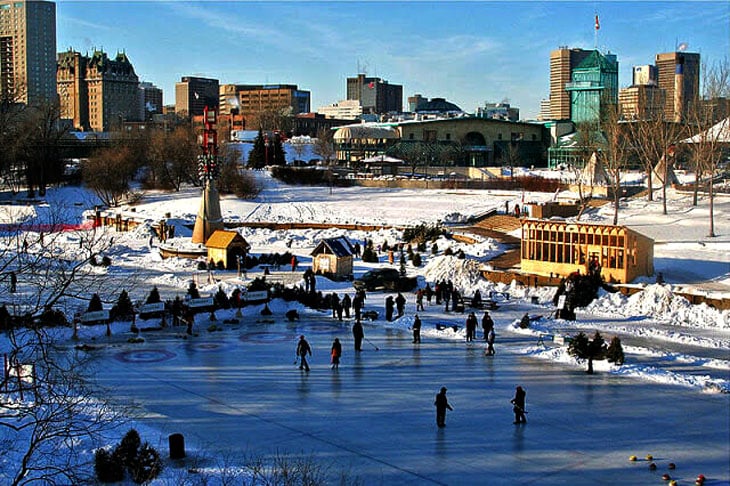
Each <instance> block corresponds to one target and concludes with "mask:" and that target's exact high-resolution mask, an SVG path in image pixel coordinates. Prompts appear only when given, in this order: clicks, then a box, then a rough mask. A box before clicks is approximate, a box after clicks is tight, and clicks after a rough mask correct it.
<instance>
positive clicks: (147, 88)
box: [139, 82, 162, 121]
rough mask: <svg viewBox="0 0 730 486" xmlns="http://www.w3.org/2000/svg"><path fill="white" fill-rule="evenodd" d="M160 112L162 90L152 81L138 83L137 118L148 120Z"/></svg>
mask: <svg viewBox="0 0 730 486" xmlns="http://www.w3.org/2000/svg"><path fill="white" fill-rule="evenodd" d="M161 114H162V90H161V89H160V88H158V87H157V86H155V85H154V84H152V83H147V82H143V83H139V119H140V121H150V120H152V117H153V116H154V115H161Z"/></svg>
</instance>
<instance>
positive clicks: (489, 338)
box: [485, 328, 495, 356]
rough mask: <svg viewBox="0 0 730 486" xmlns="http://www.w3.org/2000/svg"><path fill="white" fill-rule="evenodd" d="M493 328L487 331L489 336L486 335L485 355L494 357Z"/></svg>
mask: <svg viewBox="0 0 730 486" xmlns="http://www.w3.org/2000/svg"><path fill="white" fill-rule="evenodd" d="M494 337H495V336H494V328H492V329H490V330H489V334H487V350H486V351H485V353H486V354H487V355H488V356H494Z"/></svg>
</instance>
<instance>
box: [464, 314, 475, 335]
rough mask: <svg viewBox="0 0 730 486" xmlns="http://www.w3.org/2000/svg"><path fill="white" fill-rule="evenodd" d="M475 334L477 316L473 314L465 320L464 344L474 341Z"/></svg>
mask: <svg viewBox="0 0 730 486" xmlns="http://www.w3.org/2000/svg"><path fill="white" fill-rule="evenodd" d="M476 334H477V316H475V315H474V313H473V312H470V313H469V316H468V317H467V318H466V342H471V341H473V340H474V338H475V337H476Z"/></svg>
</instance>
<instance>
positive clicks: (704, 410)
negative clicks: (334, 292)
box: [94, 307, 730, 485]
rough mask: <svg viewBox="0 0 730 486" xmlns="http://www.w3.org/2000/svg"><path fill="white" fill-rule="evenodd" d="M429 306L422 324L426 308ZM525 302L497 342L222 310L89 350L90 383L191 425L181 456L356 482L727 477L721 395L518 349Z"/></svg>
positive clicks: (163, 424)
mask: <svg viewBox="0 0 730 486" xmlns="http://www.w3.org/2000/svg"><path fill="white" fill-rule="evenodd" d="M426 310H427V312H425V313H423V316H424V329H425V328H426V327H427V326H431V325H433V324H432V323H433V320H434V318H429V315H430V314H429V310H431V309H426ZM523 311H524V309H522V308H519V307H515V308H512V309H510V310H505V311H504V312H497V313H496V315H495V318H496V320H497V321H498V323H497V330H498V337H497V344H496V351H497V352H496V355H495V356H491V357H490V356H484V343H483V342H482V341H481V338H482V335H481V329H480V330H479V332H478V341H476V342H474V343H469V344H467V343H464V342H461V341H456V340H446V339H436V338H433V337H427V336H424V338H423V342H422V343H421V344H420V345H417V344H413V343H412V342H411V335H410V333H409V332H404V331H400V330H393V329H387V328H383V327H382V326H380V325H368V324H367V323H366V324H365V335H366V338H367V340H369V341H366V342H364V343H363V351H362V352H361V353H355V352H354V350H353V340H352V334H351V331H350V326H351V324H352V321H344V322H342V323H340V322H338V321H335V320H333V319H332V318H331V317H330V316H329V315H328V314H325V313H323V314H322V315H321V317H317V316H311V315H308V316H303V318H302V320H301V321H298V322H294V323H289V322H286V321H285V320H284V319H282V318H281V316H276V315H275V316H273V317H272V318H271V319H269V320H267V321H265V322H264V321H262V319H263V318H261V316H259V315H258V314H257V313H254V312H253V310H252V309H246V311H245V314H244V318H243V319H242V321H241V323H240V324H224V323H222V322H221V321H218V324H219V326H220V327H222V328H223V330H222V331H218V332H208V331H206V328H207V326H208V325H209V324H210V323H209V322H208V321H207V320H206V318H205V317H206V316H204V315H199V316H198V317H197V319H196V332H197V333H198V336H196V337H191V338H188V339H183V338H182V336H184V329H182V328H176V329H172V328H167V329H165V330H163V331H161V332H158V333H146V334H145V336H144V337H145V338H146V342H145V343H143V344H136V345H133V344H127V343H125V342H122V341H119V343H118V344H117V345H114V346H107V347H105V348H103V349H100V350H98V351H95V354H94V356H96V363H97V364H98V371H97V377H98V379H99V382H100V384H101V385H103V386H106V387H108V388H109V389H110V390H112V392H113V395H114V396H115V397H116V398H119V399H121V400H124V401H126V400H132V401H134V402H136V403H138V404H140V405H141V406H142V410H143V412H144V417H145V418H144V419H143V421H142V422H143V423H145V424H147V425H149V426H152V427H155V428H158V429H159V430H161V431H162V432H163V437H166V434H172V433H182V434H183V435H184V436H185V438H186V443H187V445H188V449H189V452H190V451H192V452H190V453H189V457H188V458H187V459H186V460H185V461H183V463H184V464H185V465H186V466H189V465H191V464H194V463H195V460H196V457H198V458H200V457H202V455H203V451H205V453H206V454H210V453H212V452H218V451H219V452H218V453H217V454H215V456H214V457H218V458H221V459H220V460H221V461H222V460H223V458H225V461H226V462H227V463H230V464H242V463H243V458H244V457H245V456H247V455H263V456H267V455H270V454H271V455H273V454H275V453H276V452H279V453H286V454H292V455H299V454H303V455H312V456H314V457H315V458H316V459H317V461H320V462H321V463H322V464H325V465H328V466H330V467H331V471H332V473H333V475H334V476H333V478H332V480H333V481H335V480H336V475H337V474H339V473H340V472H345V473H346V474H347V475H349V476H350V477H353V478H358V479H360V480H361V481H363V482H364V484H413V485H417V484H490V485H492V484H541V485H544V484H634V485H639V484H662V483H663V481H662V478H661V477H662V475H663V474H665V473H667V474H669V475H670V476H671V477H672V478H673V479H676V480H677V481H678V482H679V484H692V483H693V482H694V479H695V478H696V477H697V475H698V474H704V475H705V476H706V477H707V478H708V481H707V482H706V483H705V484H711V485H718V484H730V459H729V458H730V445H729V444H730V441H729V440H728V437H730V411H729V407H728V403H729V397H728V395H727V394H711V393H702V392H700V391H698V390H696V389H690V388H683V387H679V386H672V385H665V384H652V383H647V382H645V381H639V380H636V379H634V378H630V377H624V376H615V375H607V374H600V373H599V374H596V375H592V376H591V375H587V374H586V373H585V372H584V371H582V370H580V369H576V368H574V367H568V366H564V365H561V364H557V363H552V362H546V361H541V360H535V359H532V358H529V357H525V356H524V355H520V354H518V353H513V352H511V351H510V350H511V349H517V348H518V347H523V346H525V344H532V343H534V337H527V336H521V335H517V334H510V333H509V332H508V331H506V330H505V329H503V328H502V325H501V324H500V321H502V323H503V322H504V321H505V320H509V319H511V318H513V317H518V316H519V315H520V314H521V313H522V312H523ZM229 312H230V314H222V313H219V319H221V320H222V319H223V318H225V317H229V316H230V315H232V311H229ZM431 317H433V316H431ZM300 334H304V335H305V336H306V337H307V339H308V341H309V342H310V344H311V345H312V348H313V351H314V355H313V357H312V358H311V361H310V363H311V368H312V369H311V371H310V372H308V373H307V372H305V371H300V370H299V369H298V367H297V365H295V363H294V358H295V356H294V350H295V347H296V343H297V339H298V336H299V335H300ZM335 337H339V338H340V340H341V341H342V343H343V351H344V353H343V358H342V363H341V365H340V369H339V370H337V371H336V370H332V369H330V364H329V350H330V346H331V343H332V341H333V339H334V338H335ZM120 339H121V338H120ZM376 348H377V350H376ZM516 385H521V386H522V387H523V388H525V389H526V391H527V410H528V415H527V420H528V423H527V424H525V425H514V424H513V423H512V422H513V420H514V416H513V414H512V406H511V405H510V403H509V401H510V399H511V398H512V397H513V395H514V390H515V386H516ZM441 386H446V387H447V388H448V394H447V396H448V397H449V400H450V403H451V405H452V406H453V408H454V411H453V412H448V414H447V418H446V427H445V428H443V429H439V428H438V427H437V426H436V422H435V407H434V405H433V403H434V398H435V394H436V393H437V392H438V390H439V389H440V388H441ZM657 412H658V413H657ZM166 446H167V444H164V447H161V448H162V449H163V450H165V451H166V450H167V449H166ZM647 454H651V455H653V458H654V460H653V462H654V463H656V465H657V469H656V470H654V471H651V470H650V469H649V461H647V460H646V456H647ZM632 455H635V456H637V457H638V461H636V462H630V461H629V457H630V456H632ZM669 463H675V464H676V469H675V470H669V469H668V465H669Z"/></svg>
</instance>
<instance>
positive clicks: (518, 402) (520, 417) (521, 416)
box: [510, 386, 527, 424]
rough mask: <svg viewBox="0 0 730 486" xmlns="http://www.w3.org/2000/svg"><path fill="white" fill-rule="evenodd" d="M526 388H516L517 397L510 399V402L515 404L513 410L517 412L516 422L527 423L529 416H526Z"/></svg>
mask: <svg viewBox="0 0 730 486" xmlns="http://www.w3.org/2000/svg"><path fill="white" fill-rule="evenodd" d="M525 395H526V392H525V390H523V389H522V387H521V386H518V387H517V388H516V389H515V397H514V398H513V399H512V400H510V403H511V404H512V405H514V406H513V407H512V411H513V412H514V413H515V421H514V423H515V424H526V423H527V418H525V413H527V412H525Z"/></svg>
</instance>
